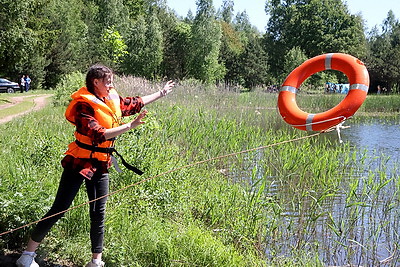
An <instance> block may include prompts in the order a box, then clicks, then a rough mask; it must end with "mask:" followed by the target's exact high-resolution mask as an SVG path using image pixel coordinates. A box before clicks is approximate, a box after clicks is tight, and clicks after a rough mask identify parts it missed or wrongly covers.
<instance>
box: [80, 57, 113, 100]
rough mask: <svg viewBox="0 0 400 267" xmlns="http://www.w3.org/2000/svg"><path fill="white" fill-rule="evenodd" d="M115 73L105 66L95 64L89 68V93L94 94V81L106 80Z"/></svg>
mask: <svg viewBox="0 0 400 267" xmlns="http://www.w3.org/2000/svg"><path fill="white" fill-rule="evenodd" d="M112 74H113V71H112V70H111V69H110V68H109V67H106V66H104V65H101V64H95V65H93V66H91V67H90V68H89V71H88V72H87V74H86V88H87V89H88V91H89V92H91V93H94V86H93V80H94V79H104V78H106V77H107V76H108V75H112Z"/></svg>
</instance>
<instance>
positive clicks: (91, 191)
mask: <svg viewBox="0 0 400 267" xmlns="http://www.w3.org/2000/svg"><path fill="white" fill-rule="evenodd" d="M83 181H85V184H86V191H87V195H88V198H89V200H93V199H96V198H99V197H101V196H104V195H107V194H108V187H109V178H108V173H104V174H102V173H95V174H94V176H93V178H92V179H91V180H88V179H85V178H84V177H83V176H82V175H80V174H79V172H77V171H74V170H70V169H64V171H63V173H62V176H61V180H60V185H59V187H58V191H57V195H56V198H55V200H54V203H53V206H52V207H51V209H50V210H49V211H48V212H47V213H46V215H44V216H43V218H45V217H48V216H51V215H53V214H56V213H59V212H62V211H64V210H67V209H68V208H69V207H70V206H71V203H72V201H73V200H74V198H75V196H76V194H77V193H78V191H79V188H80V187H81V185H82V183H83ZM106 202H107V197H104V198H102V199H99V200H96V201H94V202H91V203H90V212H89V213H90V221H91V224H90V240H91V244H92V253H101V252H102V251H103V239H104V219H105V211H106ZM64 214H65V212H64V213H61V214H59V215H56V216H54V217H51V218H49V219H46V220H44V221H40V222H39V223H38V224H37V225H36V227H35V229H34V230H33V232H32V236H31V238H32V240H33V241H35V242H38V243H40V242H41V241H42V240H43V238H44V237H45V235H46V234H47V233H48V232H49V231H50V229H51V227H52V226H53V225H54V224H55V223H56V222H57V221H58V220H59V219H60V218H61V217H62V216H63V215H64Z"/></svg>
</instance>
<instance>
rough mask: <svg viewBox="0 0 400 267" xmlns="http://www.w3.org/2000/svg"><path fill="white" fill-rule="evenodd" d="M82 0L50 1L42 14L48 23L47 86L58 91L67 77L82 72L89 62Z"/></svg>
mask: <svg viewBox="0 0 400 267" xmlns="http://www.w3.org/2000/svg"><path fill="white" fill-rule="evenodd" d="M82 10H83V2H82V1H81V0H51V1H49V2H48V4H47V5H46V6H45V7H44V8H43V10H42V16H43V17H42V19H47V20H48V23H47V25H46V31H47V32H48V35H49V37H48V38H47V45H48V47H47V49H46V59H47V62H48V65H47V66H46V67H45V71H46V82H45V85H46V87H48V88H51V87H55V86H56V84H57V83H58V81H59V80H60V79H61V77H62V76H63V75H64V74H68V73H71V72H74V71H76V70H80V71H82V70H83V69H84V68H85V66H86V62H87V60H88V55H87V52H86V51H88V40H87V35H88V28H87V26H86V24H85V23H84V21H83V20H82Z"/></svg>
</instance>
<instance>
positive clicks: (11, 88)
mask: <svg viewBox="0 0 400 267" xmlns="http://www.w3.org/2000/svg"><path fill="white" fill-rule="evenodd" d="M18 90H19V84H18V83H15V82H10V81H9V80H7V79H4V78H0V93H5V92H7V93H15V92H17V91H18Z"/></svg>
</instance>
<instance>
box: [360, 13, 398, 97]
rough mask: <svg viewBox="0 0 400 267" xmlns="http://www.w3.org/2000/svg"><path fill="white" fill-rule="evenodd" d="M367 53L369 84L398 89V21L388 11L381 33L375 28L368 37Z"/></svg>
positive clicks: (374, 86)
mask: <svg viewBox="0 0 400 267" xmlns="http://www.w3.org/2000/svg"><path fill="white" fill-rule="evenodd" d="M368 45H369V51H370V52H369V55H368V57H367V59H366V64H367V67H368V70H369V73H370V76H371V85H372V87H373V88H376V86H377V85H380V86H381V87H383V86H385V87H387V88H388V89H393V88H395V89H397V90H399V86H400V83H399V81H400V22H399V21H398V20H397V19H396V18H395V16H394V13H393V12H392V11H389V13H388V16H387V18H386V19H385V20H384V21H383V24H382V33H379V31H378V30H377V29H376V28H375V29H373V31H372V32H371V34H370V37H369V38H368Z"/></svg>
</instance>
